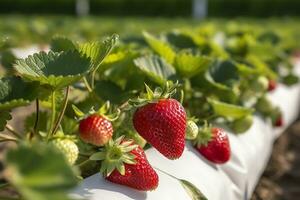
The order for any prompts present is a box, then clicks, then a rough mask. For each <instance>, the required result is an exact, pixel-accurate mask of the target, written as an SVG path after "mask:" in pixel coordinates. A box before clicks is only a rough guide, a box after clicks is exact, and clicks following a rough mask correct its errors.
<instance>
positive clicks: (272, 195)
mask: <svg viewBox="0 0 300 200" xmlns="http://www.w3.org/2000/svg"><path fill="white" fill-rule="evenodd" d="M299 199H300V120H298V121H297V122H295V123H294V124H293V125H292V126H291V127H290V128H288V129H287V130H286V131H285V132H284V133H283V134H282V135H281V136H280V137H279V138H278V140H277V141H276V142H275V145H274V148H273V152H272V156H271V159H270V161H269V163H268V166H267V168H266V170H265V172H264V174H263V176H262V177H261V179H260V182H259V184H258V185H257V187H256V189H255V192H254V194H253V196H252V198H251V200H299Z"/></svg>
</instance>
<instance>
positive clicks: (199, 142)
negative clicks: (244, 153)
mask: <svg viewBox="0 0 300 200" xmlns="http://www.w3.org/2000/svg"><path fill="white" fill-rule="evenodd" d="M193 143H194V146H195V148H196V149H197V151H198V152H199V153H200V154H201V155H202V156H204V157H205V158H206V159H207V160H209V161H211V162H213V163H215V164H223V163H226V162H227V161H228V160H229V159H230V144H229V139H228V136H227V134H226V133H225V132H224V130H222V129H220V128H210V127H206V126H205V127H204V128H203V129H202V130H201V131H199V133H198V137H197V139H196V140H195V141H194V142H193Z"/></svg>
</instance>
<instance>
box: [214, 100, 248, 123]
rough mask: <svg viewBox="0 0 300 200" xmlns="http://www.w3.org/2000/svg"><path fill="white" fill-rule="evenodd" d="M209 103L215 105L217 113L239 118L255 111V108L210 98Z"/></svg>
mask: <svg viewBox="0 0 300 200" xmlns="http://www.w3.org/2000/svg"><path fill="white" fill-rule="evenodd" d="M208 102H209V104H210V105H211V106H212V107H213V110H214V112H215V113H216V114H217V115H220V116H223V117H230V118H233V119H239V118H242V117H245V116H247V115H250V114H252V113H253V109H250V108H245V107H242V106H237V105H233V104H228V103H224V102H220V101H217V100H213V99H208Z"/></svg>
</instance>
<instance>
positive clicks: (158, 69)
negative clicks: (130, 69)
mask: <svg viewBox="0 0 300 200" xmlns="http://www.w3.org/2000/svg"><path fill="white" fill-rule="evenodd" d="M134 64H135V65H136V66H137V67H138V68H139V69H140V70H142V71H143V72H144V73H145V74H146V75H147V76H148V77H149V78H151V79H152V80H153V81H155V82H156V83H158V84H161V85H163V84H164V83H165V82H166V81H167V80H169V79H170V78H171V76H173V75H175V70H174V68H173V67H172V66H171V65H170V64H168V63H167V62H166V61H165V60H164V59H163V58H161V57H159V56H156V55H150V56H144V57H139V58H137V59H135V60H134Z"/></svg>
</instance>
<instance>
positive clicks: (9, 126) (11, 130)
mask: <svg viewBox="0 0 300 200" xmlns="http://www.w3.org/2000/svg"><path fill="white" fill-rule="evenodd" d="M5 128H6V129H7V130H8V131H9V132H10V133H12V134H13V135H14V136H16V137H17V138H22V136H21V134H19V133H18V132H17V131H15V129H14V128H13V127H12V126H11V125H9V124H6V126H5Z"/></svg>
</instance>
